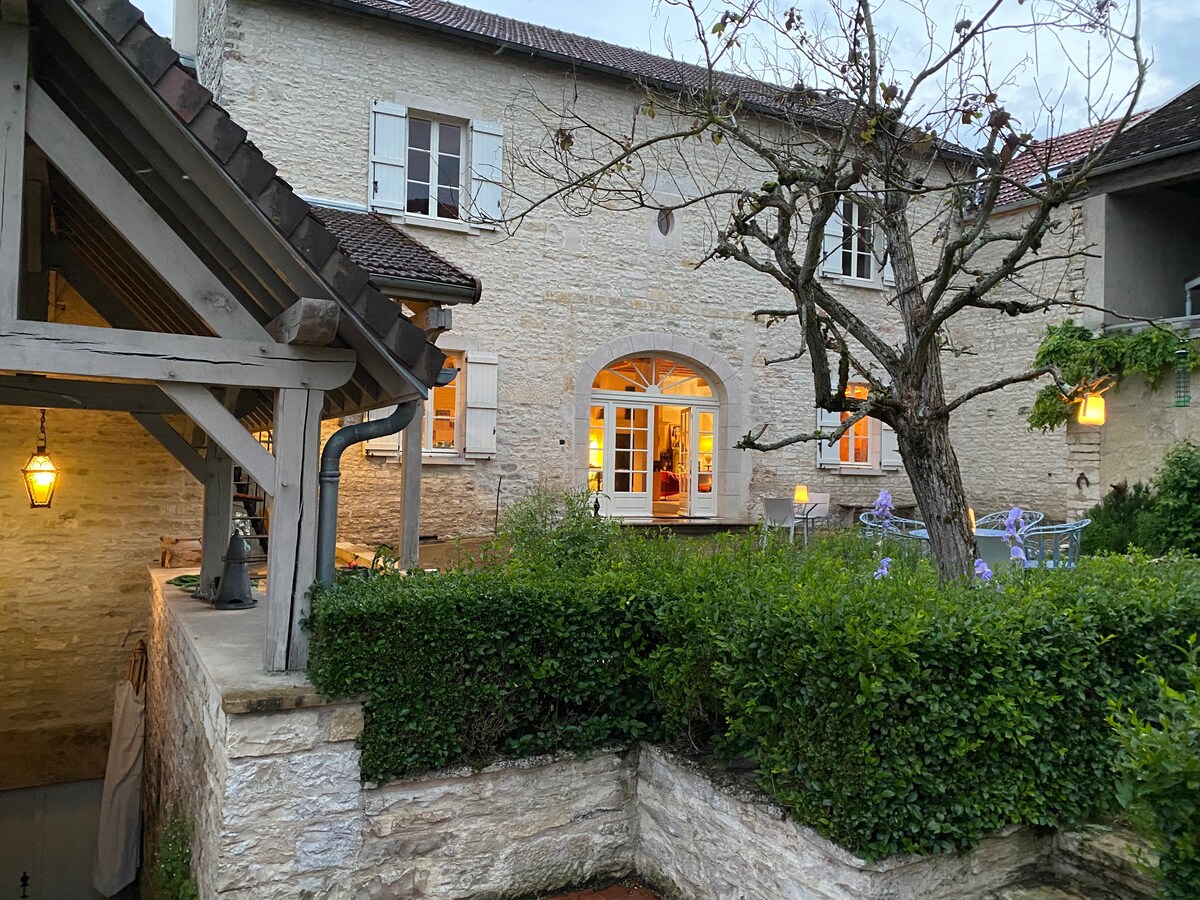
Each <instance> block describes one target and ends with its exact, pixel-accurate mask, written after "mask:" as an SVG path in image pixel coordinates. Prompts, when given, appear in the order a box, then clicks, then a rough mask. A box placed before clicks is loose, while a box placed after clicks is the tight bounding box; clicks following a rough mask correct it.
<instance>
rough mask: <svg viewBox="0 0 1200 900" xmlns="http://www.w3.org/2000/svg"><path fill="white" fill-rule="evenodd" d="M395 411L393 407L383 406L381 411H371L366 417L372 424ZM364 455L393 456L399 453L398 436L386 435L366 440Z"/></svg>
mask: <svg viewBox="0 0 1200 900" xmlns="http://www.w3.org/2000/svg"><path fill="white" fill-rule="evenodd" d="M395 411H396V407H394V406H385V407H383V408H382V409H373V410H371V411H370V412H369V413H367V415H366V420H367V421H368V422H374V421H376V420H377V419H386V418H387V417H388V416H390V415H391V414H392V413H394V412H395ZM365 449H366V453H367V455H368V456H395V455H396V454H397V453H399V452H400V435H399V434H398V433H397V434H386V435H384V436H383V437H377V438H368V439H367V442H366V448H365Z"/></svg>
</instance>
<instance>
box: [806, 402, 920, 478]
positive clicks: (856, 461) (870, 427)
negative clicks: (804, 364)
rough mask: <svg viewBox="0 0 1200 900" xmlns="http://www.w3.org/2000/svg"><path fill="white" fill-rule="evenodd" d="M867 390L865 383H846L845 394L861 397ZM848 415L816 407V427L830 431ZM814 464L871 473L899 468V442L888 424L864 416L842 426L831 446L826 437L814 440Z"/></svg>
mask: <svg viewBox="0 0 1200 900" xmlns="http://www.w3.org/2000/svg"><path fill="white" fill-rule="evenodd" d="M869 390H870V389H869V388H868V387H867V385H865V384H848V385H846V396H847V397H853V398H855V399H858V400H865V399H867V394H868V393H869ZM850 415H851V414H850V413H848V412H828V411H826V410H824V409H820V410H817V427H818V428H820V429H821V430H822V431H831V430H833V429H834V428H838V427H839V426H840V425H841V424H842V423H843V422H845V421H846V419H849V418H850ZM817 466H818V467H820V468H822V469H836V470H838V471H840V472H842V473H844V474H872V473H880V472H884V471H889V470H895V469H902V468H904V461H903V460H902V459H901V458H900V445H899V443H898V442H897V440H896V432H895V431H893V430H892V428H891V426H889V425H888V424H887V423H885V422H880V421H879V420H878V419H873V418H871V417H870V416H864V417H863V418H861V419H859V420H858V421H857V422H855V423H854V424H853V425H851V426H850V427H849V428H848V429H846V433H845V434H843V435H842V436H841V438H840V439H838V440H837V441H835V442H834V443H833V445H832V446H831V445H830V444H829V442H828V441H818V442H817Z"/></svg>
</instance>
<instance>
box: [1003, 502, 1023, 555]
mask: <svg viewBox="0 0 1200 900" xmlns="http://www.w3.org/2000/svg"><path fill="white" fill-rule="evenodd" d="M1024 527H1025V514H1024V513H1023V512H1022V511H1021V507H1019V506H1014V507H1013V508H1012V509H1010V510H1009V511H1008V515H1007V516H1006V517H1005V518H1004V539H1005V540H1006V541H1008V544H1009V546H1010V547H1013V548H1014V549H1015V548H1017V547H1022V546H1024V545H1025V538H1023V537H1022V536H1021V529H1022V528H1024ZM1013 558H1014V559H1017V558H1018V557H1017V556H1016V554H1013ZM1024 558H1025V555H1024V554H1021V556H1020V559H1024Z"/></svg>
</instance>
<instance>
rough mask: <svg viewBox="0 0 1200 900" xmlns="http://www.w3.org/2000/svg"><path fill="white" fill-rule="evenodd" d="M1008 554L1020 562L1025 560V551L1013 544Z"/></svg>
mask: <svg viewBox="0 0 1200 900" xmlns="http://www.w3.org/2000/svg"><path fill="white" fill-rule="evenodd" d="M1009 555H1010V556H1011V557H1012V558H1013V559H1019V560H1020V561H1021V562H1025V551H1024V550H1022V549H1021V548H1020V547H1017V546H1015V545H1014V546H1013V548H1012V553H1010V554H1009Z"/></svg>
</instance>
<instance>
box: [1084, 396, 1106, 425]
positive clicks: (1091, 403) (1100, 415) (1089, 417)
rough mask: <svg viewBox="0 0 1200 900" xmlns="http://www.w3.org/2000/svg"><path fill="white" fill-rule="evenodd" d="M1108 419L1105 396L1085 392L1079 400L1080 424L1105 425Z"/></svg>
mask: <svg viewBox="0 0 1200 900" xmlns="http://www.w3.org/2000/svg"><path fill="white" fill-rule="evenodd" d="M1105 419H1106V415H1105V411H1104V396H1103V395H1102V394H1084V395H1083V399H1082V400H1080V401H1079V424H1080V425H1103V424H1104V422H1105Z"/></svg>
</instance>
